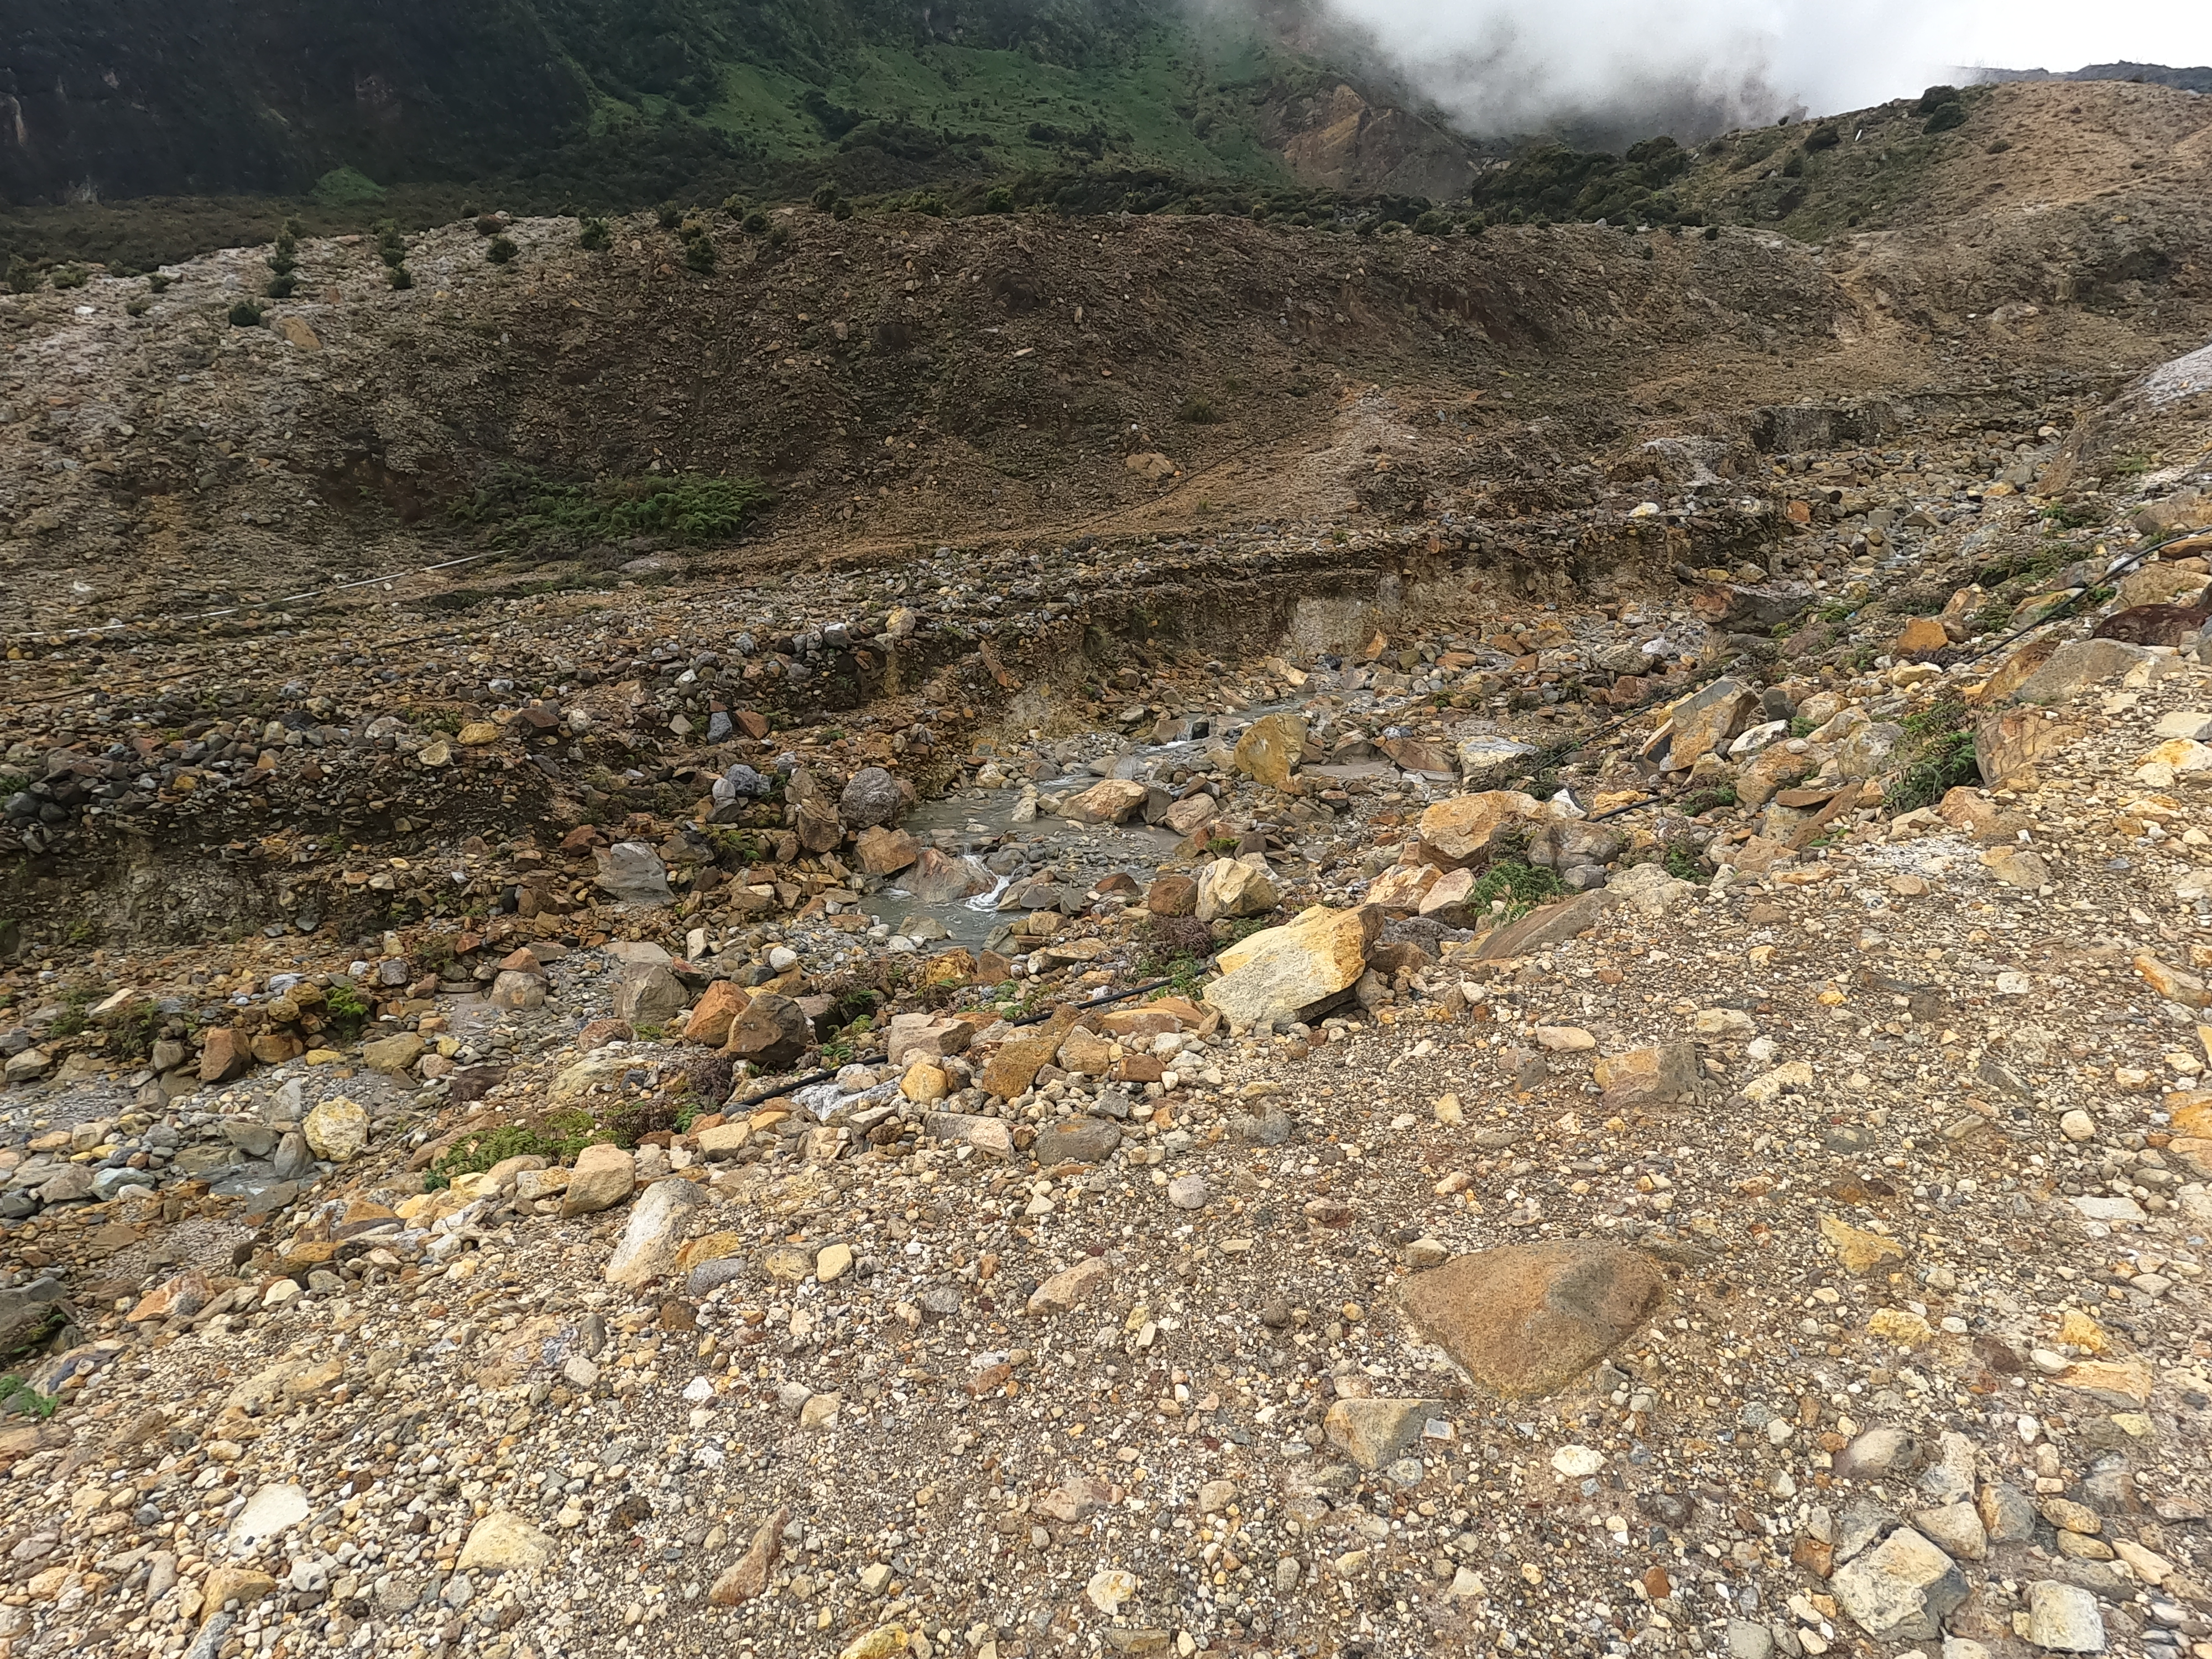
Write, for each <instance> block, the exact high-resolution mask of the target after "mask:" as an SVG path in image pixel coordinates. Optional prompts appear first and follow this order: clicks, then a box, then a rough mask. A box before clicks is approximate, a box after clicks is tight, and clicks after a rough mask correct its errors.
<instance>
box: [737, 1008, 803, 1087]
mask: <svg viewBox="0 0 2212 1659" xmlns="http://www.w3.org/2000/svg"><path fill="white" fill-rule="evenodd" d="M813 1041H814V1022H813V1021H812V1020H811V1019H809V1018H807V1017H806V1013H805V1010H804V1009H802V1008H801V1007H800V1006H799V1005H798V1004H797V1003H795V1002H793V1001H792V1000H791V999H790V998H788V997H781V996H777V995H775V994H774V993H772V992H765V991H764V992H763V993H761V994H758V995H757V996H755V997H754V998H753V999H752V1000H751V1001H750V1002H749V1003H748V1004H746V1006H745V1008H744V1012H742V1013H740V1014H739V1015H738V1017H737V1018H736V1019H735V1020H733V1021H732V1023H731V1025H730V1038H729V1042H727V1044H726V1045H725V1046H724V1048H723V1050H722V1052H723V1053H725V1054H735V1055H736V1056H737V1057H738V1059H739V1060H750V1061H752V1062H753V1064H754V1065H756V1066H759V1067H760V1068H761V1069H762V1070H763V1071H767V1072H781V1071H783V1070H785V1069H787V1068H788V1067H789V1066H792V1065H793V1064H794V1063H795V1062H796V1061H797V1060H798V1059H799V1055H801V1054H805V1052H806V1045H807V1044H808V1043H810V1042H813Z"/></svg>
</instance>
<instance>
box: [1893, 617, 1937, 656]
mask: <svg viewBox="0 0 2212 1659" xmlns="http://www.w3.org/2000/svg"><path fill="white" fill-rule="evenodd" d="M1950 643H1951V636H1950V635H1949V634H1948V632H1946V631H1945V630H1944V627H1943V624H1942V623H1940V622H1938V621H1937V620H1936V618H1935V617H1914V618H1913V619H1912V620H1911V622H1909V623H1905V627H1904V629H1903V630H1902V631H1901V632H1900V633H1899V635H1898V636H1897V637H1896V638H1895V639H1894V640H1893V641H1890V646H1889V654H1890V655H1891V656H1893V657H1898V658H1902V659H1909V660H1912V661H1917V660H1919V659H1921V658H1923V657H1932V656H1934V655H1935V654H1936V653H1937V652H1938V651H1941V650H1942V649H1943V648H1944V647H1946V646H1948V645H1949V644H1950Z"/></svg>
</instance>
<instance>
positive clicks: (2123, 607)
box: [2112, 563, 2205, 611]
mask: <svg viewBox="0 0 2212 1659" xmlns="http://www.w3.org/2000/svg"><path fill="white" fill-rule="evenodd" d="M2204 588H2205V575H2204V573H2203V571H2202V570H2191V569H2188V568H2185V567H2184V566H2182V565H2179V564H2164V563H2152V564H2146V565H2144V566H2142V568H2139V569H2136V570H2132V571H2130V572H2129V573H2128V574H2126V575H2124V576H2123V577H2121V578H2120V586H2119V590H2118V592H2116V593H2114V594H2113V596H2112V608H2113V609H2114V610H2116V611H2132V610H2134V609H2135V608H2136V606H2137V605H2179V606H2183V607H2185V608H2193V607H2195V606H2197V605H2202V604H2203V600H2204Z"/></svg>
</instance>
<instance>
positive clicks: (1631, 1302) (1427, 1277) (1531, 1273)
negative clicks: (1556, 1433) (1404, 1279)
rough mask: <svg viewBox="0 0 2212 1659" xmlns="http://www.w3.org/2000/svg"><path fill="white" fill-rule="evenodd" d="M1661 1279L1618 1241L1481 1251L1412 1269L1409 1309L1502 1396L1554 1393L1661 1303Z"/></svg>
mask: <svg viewBox="0 0 2212 1659" xmlns="http://www.w3.org/2000/svg"><path fill="white" fill-rule="evenodd" d="M1665 1297H1666V1280H1665V1279H1664V1278H1663V1277H1662V1275H1661V1273H1660V1271H1659V1269H1658V1268H1657V1267H1656V1266H1654V1265H1653V1263H1652V1262H1651V1261H1650V1258H1649V1257H1647V1256H1644V1255H1640V1254H1638V1252H1637V1251H1634V1250H1630V1249H1623V1248H1621V1247H1620V1246H1619V1245H1617V1244H1600V1243H1589V1242H1565V1241H1563V1242H1559V1243H1542V1244H1509V1245H1505V1246H1504V1247H1502V1248H1500V1249H1493V1250H1478V1251H1476V1252H1475V1253H1474V1255H1463V1256H1461V1257H1459V1258H1457V1259H1456V1260H1455V1261H1448V1262H1446V1263H1445V1264H1444V1265H1443V1267H1438V1268H1437V1269H1436V1270H1435V1271H1433V1272H1431V1273H1418V1274H1416V1275H1415V1276H1414V1277H1413V1279H1412V1280H1411V1281H1410V1282H1409V1283H1408V1284H1407V1286H1406V1290H1405V1306H1406V1312H1407V1315H1408V1316H1410V1317H1411V1318H1412V1320H1413V1322H1414V1324H1416V1325H1417V1326H1419V1328H1421V1329H1422V1330H1424V1331H1425V1332H1426V1333H1427V1334H1428V1335H1429V1336H1430V1337H1431V1339H1432V1340H1434V1341H1435V1342H1436V1344H1437V1346H1439V1347H1441V1348H1442V1349H1443V1351H1444V1352H1446V1353H1448V1354H1449V1355H1450V1356H1451V1357H1452V1358H1453V1359H1455V1360H1456V1361H1457V1362H1458V1363H1459V1364H1461V1365H1462V1367H1464V1368H1465V1370H1467V1372H1468V1375H1469V1376H1473V1377H1474V1379H1475V1381H1476V1382H1478V1383H1481V1384H1482V1385H1483V1386H1484V1387H1485V1388H1486V1389H1490V1390H1492V1392H1493V1393H1496V1394H1499V1395H1504V1397H1505V1398H1507V1399H1509V1400H1517V1399H1529V1398H1534V1397H1537V1396H1540V1395H1548V1394H1553V1393H1556V1392H1557V1391H1558V1390H1559V1389H1563V1388H1565V1386H1566V1385H1567V1384H1568V1383H1571V1382H1573V1381H1574V1380H1575V1378H1577V1377H1578V1376H1582V1375H1583V1373H1584V1372H1585V1371H1587V1370H1589V1369H1590V1368H1591V1367H1592V1366H1593V1365H1595V1364H1597V1363H1598V1361H1600V1360H1601V1359H1603V1358H1605V1357H1606V1355H1607V1354H1609V1353H1611V1352H1613V1350H1614V1349H1615V1348H1617V1347H1619V1346H1620V1344H1621V1343H1623V1342H1625V1341H1626V1340H1627V1339H1628V1338H1629V1337H1631V1336H1632V1335H1633V1334H1635V1333H1636V1331H1637V1330H1638V1328H1641V1327H1642V1326H1643V1324H1644V1322H1645V1321H1646V1320H1648V1319H1650V1317H1651V1316H1652V1315H1653V1314H1654V1313H1655V1312H1656V1311H1657V1310H1658V1308H1659V1305H1660V1304H1661V1303H1662V1301H1663V1300H1664V1299H1665Z"/></svg>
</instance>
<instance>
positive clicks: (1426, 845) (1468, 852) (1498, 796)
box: [1419, 789, 1543, 870]
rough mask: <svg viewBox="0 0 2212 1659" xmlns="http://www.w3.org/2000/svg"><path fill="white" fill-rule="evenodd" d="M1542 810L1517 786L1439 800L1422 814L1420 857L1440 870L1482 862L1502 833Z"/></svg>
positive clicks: (1535, 815) (1537, 814) (1459, 867)
mask: <svg viewBox="0 0 2212 1659" xmlns="http://www.w3.org/2000/svg"><path fill="white" fill-rule="evenodd" d="M1542 810H1543V809H1542V808H1541V806H1540V805H1538V804H1537V802H1536V800H1535V798H1534V796H1530V795H1524V794H1522V793H1521V792H1520V791H1519V790H1517V789H1488V790H1485V791H1483V792H1482V793H1480V794H1474V795H1455V796H1453V797H1452V798H1451V799H1449V800H1440V801H1438V802H1437V804H1436V805H1433V806H1431V807H1430V808H1429V809H1428V810H1427V811H1425V812H1423V813H1422V814H1421V821H1420V825H1419V836H1420V853H1421V858H1422V860H1424V861H1425V862H1426V863H1429V864H1433V865H1435V866H1437V868H1438V869H1440V870H1457V869H1462V868H1464V867H1465V866H1469V865H1474V864H1480V863H1483V862H1484V861H1486V860H1487V859H1488V858H1489V856H1490V854H1491V850H1492V848H1493V847H1494V846H1495V845H1496V844H1497V842H1498V836H1500V835H1501V834H1502V833H1504V831H1505V830H1506V829H1510V828H1512V827H1514V826H1515V825H1517V824H1520V823H1524V822H1526V821H1528V820H1529V819H1532V818H1534V817H1538V816H1540V815H1541V812H1542Z"/></svg>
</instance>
